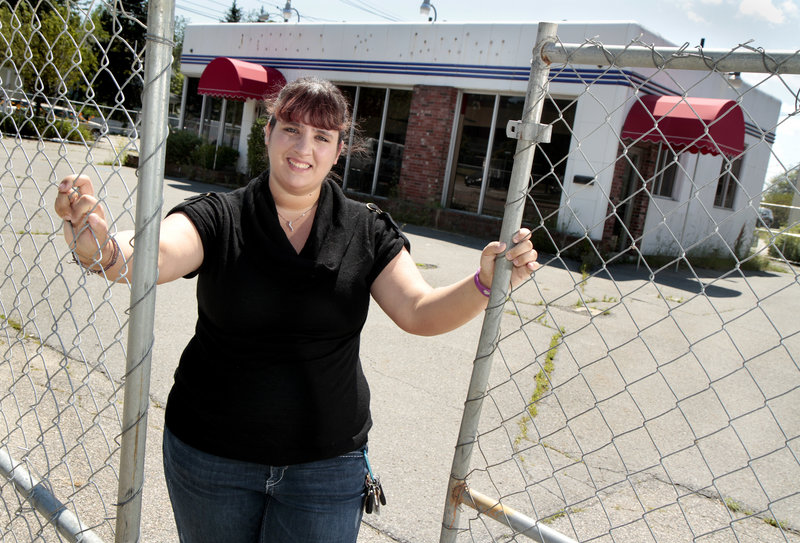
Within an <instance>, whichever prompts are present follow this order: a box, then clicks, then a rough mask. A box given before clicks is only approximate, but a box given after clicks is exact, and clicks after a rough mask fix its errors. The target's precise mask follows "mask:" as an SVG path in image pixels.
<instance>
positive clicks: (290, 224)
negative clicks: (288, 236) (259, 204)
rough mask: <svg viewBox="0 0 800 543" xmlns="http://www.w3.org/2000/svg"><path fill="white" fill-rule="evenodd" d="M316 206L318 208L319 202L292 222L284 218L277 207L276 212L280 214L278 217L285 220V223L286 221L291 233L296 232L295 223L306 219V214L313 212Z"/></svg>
mask: <svg viewBox="0 0 800 543" xmlns="http://www.w3.org/2000/svg"><path fill="white" fill-rule="evenodd" d="M316 206H317V202H314V204H313V205H312V206H311V207H309V208H308V209H306V210H305V211H303V212H302V213H300V215H298V216H297V217H295V218H294V219H292V220H291V221H290V220H289V219H287V218H286V217H284V216H283V215H281V212H280V211H278V208H277V207H276V208H275V212H276V213H277V214H278V217H280V218H281V219H283V220H284V221H286V226H287V228H289V232H294V226H292V223H293V222H297V221H299V220H300V219H302V218H303V217H305V216H306V214H307V213H308V212H309V211H311V210H312V209H314V208H315V207H316Z"/></svg>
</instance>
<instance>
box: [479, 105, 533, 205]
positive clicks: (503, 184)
mask: <svg viewBox="0 0 800 543" xmlns="http://www.w3.org/2000/svg"><path fill="white" fill-rule="evenodd" d="M524 104H525V97H524V96H501V97H500V104H499V106H498V108H497V125H496V128H495V131H494V141H493V143H492V160H491V162H490V165H489V184H488V185H487V187H486V193H485V195H484V198H483V210H482V213H483V214H485V215H494V216H496V217H502V216H503V209H504V208H505V205H506V195H507V194H508V186H509V183H510V181H511V169H512V168H513V167H514V153H515V152H516V150H517V140H515V139H511V138H509V137H508V136H507V135H506V125H507V124H508V121H514V120H519V118H520V117H521V116H522V106H523V105H524Z"/></svg>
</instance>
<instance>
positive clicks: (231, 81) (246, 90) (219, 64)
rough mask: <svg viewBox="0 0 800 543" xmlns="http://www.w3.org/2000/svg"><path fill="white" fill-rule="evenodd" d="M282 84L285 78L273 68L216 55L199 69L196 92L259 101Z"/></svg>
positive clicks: (231, 98)
mask: <svg viewBox="0 0 800 543" xmlns="http://www.w3.org/2000/svg"><path fill="white" fill-rule="evenodd" d="M285 84H286V78H284V77H283V74H281V73H280V72H279V71H278V70H276V69H275V68H268V67H266V66H260V65H258V64H253V63H252V62H245V61H243V60H237V59H234V58H228V57H217V58H215V59H214V60H212V61H211V62H209V63H208V66H206V68H205V70H203V75H201V76H200V83H199V85H198V87H197V92H198V94H208V95H209V96H216V97H218V98H227V99H229V100H242V101H244V100H248V99H251V100H260V99H262V98H264V96H266V95H268V94H271V93H273V92H275V91H277V90H279V89H280V88H281V87H283V86H284V85H285Z"/></svg>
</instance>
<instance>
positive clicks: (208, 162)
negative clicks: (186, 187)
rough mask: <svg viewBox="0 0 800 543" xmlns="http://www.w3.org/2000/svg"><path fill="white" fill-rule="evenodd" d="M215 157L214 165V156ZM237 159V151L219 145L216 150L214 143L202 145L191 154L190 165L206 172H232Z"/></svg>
mask: <svg viewBox="0 0 800 543" xmlns="http://www.w3.org/2000/svg"><path fill="white" fill-rule="evenodd" d="M215 155H216V163H215V162H214V156H215ZM238 158H239V151H237V150H236V149H234V148H232V147H226V146H224V145H221V146H220V147H219V149H217V146H216V144H214V143H204V144H203V145H200V146H198V147H197V148H196V149H195V150H194V151H192V153H191V160H192V163H193V164H195V165H197V166H200V167H201V168H205V169H207V170H216V171H224V170H232V169H234V166H235V165H236V159H238Z"/></svg>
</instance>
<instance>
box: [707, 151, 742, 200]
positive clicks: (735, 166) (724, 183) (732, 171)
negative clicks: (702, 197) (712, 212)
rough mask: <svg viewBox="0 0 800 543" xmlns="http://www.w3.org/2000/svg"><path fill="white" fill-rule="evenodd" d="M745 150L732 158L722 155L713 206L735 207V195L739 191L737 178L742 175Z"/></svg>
mask: <svg viewBox="0 0 800 543" xmlns="http://www.w3.org/2000/svg"><path fill="white" fill-rule="evenodd" d="M745 152H746V151H745ZM745 152H742V154H740V155H738V156H736V157H734V158H728V157H726V156H723V157H722V165H721V166H720V170H719V178H718V180H717V187H716V192H715V193H714V207H716V208H718V209H727V210H732V209H735V207H736V195H737V193H738V192H739V191H738V190H737V187H738V185H739V184H740V182H739V180H740V179H741V175H742V163H743V162H744V155H745ZM720 188H721V189H722V190H720Z"/></svg>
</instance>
